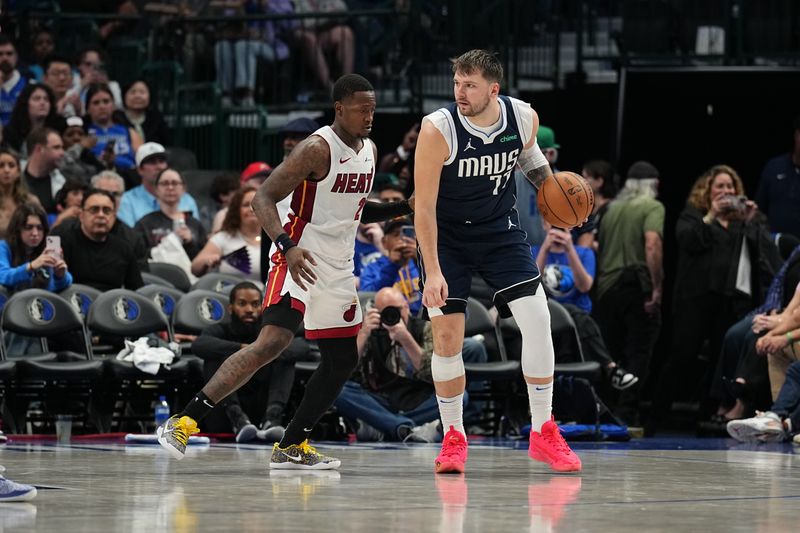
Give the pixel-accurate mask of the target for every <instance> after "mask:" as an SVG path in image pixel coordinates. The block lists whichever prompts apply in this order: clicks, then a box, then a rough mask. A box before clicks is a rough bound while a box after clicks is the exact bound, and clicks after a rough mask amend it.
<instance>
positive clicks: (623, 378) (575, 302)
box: [531, 219, 639, 390]
mask: <svg viewBox="0 0 800 533" xmlns="http://www.w3.org/2000/svg"><path fill="white" fill-rule="evenodd" d="M542 225H543V227H544V230H545V231H546V232H547V236H546V237H545V239H544V242H542V245H541V246H532V247H531V253H532V254H533V257H534V259H535V260H536V265H537V266H538V267H539V271H540V272H541V273H542V285H543V286H544V288H545V290H546V291H547V294H548V296H549V297H550V298H553V299H554V300H555V301H557V302H558V303H560V304H561V305H563V306H564V308H565V309H566V310H567V311H568V312H569V314H570V316H571V317H572V319H573V320H574V321H575V326H576V328H577V330H578V336H579V337H580V343H581V348H582V349H583V353H584V355H585V356H586V357H587V358H588V359H589V360H592V361H597V362H598V363H600V364H601V365H602V366H603V370H604V371H605V373H606V375H607V376H608V377H609V378H610V379H611V385H612V386H613V387H614V388H616V389H619V390H624V389H627V388H628V387H631V386H633V385H635V384H636V382H637V381H639V378H638V377H636V376H634V375H633V374H631V373H630V372H627V371H626V370H625V369H623V368H622V367H620V366H618V365H617V363H616V362H615V361H614V359H613V358H612V357H611V355H610V354H609V353H608V348H607V347H606V343H605V341H603V336H602V335H601V334H600V328H599V326H598V325H597V323H596V322H595V321H594V319H593V318H592V316H591V315H590V313H591V312H592V299H591V297H590V296H589V291H590V290H591V289H592V285H593V284H594V275H595V258H594V252H593V251H592V250H591V249H590V248H584V247H583V246H578V245H576V244H574V243H573V242H572V235H570V232H568V231H566V230H563V229H560V228H555V227H553V226H552V225H551V224H550V223H549V222H547V221H546V220H544V219H543V220H542Z"/></svg>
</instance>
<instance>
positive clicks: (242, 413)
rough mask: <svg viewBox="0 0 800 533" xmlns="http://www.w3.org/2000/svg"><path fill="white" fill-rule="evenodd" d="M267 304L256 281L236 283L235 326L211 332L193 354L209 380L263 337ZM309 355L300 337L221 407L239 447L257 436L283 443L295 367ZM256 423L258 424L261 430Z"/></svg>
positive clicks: (233, 296)
mask: <svg viewBox="0 0 800 533" xmlns="http://www.w3.org/2000/svg"><path fill="white" fill-rule="evenodd" d="M261 300H262V294H261V291H260V290H259V289H258V287H256V286H255V285H254V284H253V283H252V282H249V281H243V282H241V283H238V284H236V285H235V286H234V287H233V288H232V289H231V293H230V307H229V308H228V309H229V311H230V315H231V320H230V322H229V323H220V324H214V325H213V326H209V327H207V328H206V329H204V330H203V332H202V333H201V334H200V336H199V337H197V339H196V340H195V341H194V342H193V343H192V352H193V353H194V354H195V355H196V356H198V357H199V358H201V359H202V360H203V377H204V378H205V381H208V380H209V379H211V376H213V375H214V374H215V373H216V371H217V370H218V369H219V367H220V366H222V363H223V362H225V360H226V359H227V358H228V357H229V356H230V355H232V354H233V353H235V352H237V351H239V350H240V349H241V348H244V347H245V346H247V345H248V344H250V343H252V342H254V341H255V339H256V337H258V334H259V332H260V331H261V312H262V308H261ZM308 350H309V346H308V342H307V341H306V340H305V339H304V338H302V337H295V338H294V340H292V343H291V344H290V345H289V347H288V348H287V349H286V350H284V351H283V352H282V353H281V355H280V357H278V359H277V361H274V362H273V363H272V364H269V365H267V366H265V367H262V368H261V369H260V370H258V371H257V372H256V373H255V374H254V376H253V378H252V379H250V381H248V382H247V383H245V384H244V385H243V386H242V388H240V389H239V390H237V391H236V392H234V393H233V394H231V395H230V396H228V397H226V398H225V399H224V400H223V401H222V402H220V403H219V404H217V405H218V406H221V407H222V409H216V410H215V411H224V412H225V414H226V415H227V418H228V420H229V421H230V424H231V426H232V427H233V432H234V433H235V434H236V442H247V441H249V440H253V439H254V438H256V437H258V438H259V439H262V440H266V441H268V442H278V441H280V440H281V438H283V433H284V427H283V417H284V415H285V414H286V413H285V411H286V404H287V402H288V401H289V394H290V393H291V391H292V384H293V383H294V364H295V361H297V360H300V359H304V358H305V355H306V354H307V353H308ZM265 389H266V390H267V394H266V395H265V394H264V390H265ZM247 413H249V414H250V416H248V414H247ZM251 420H257V421H258V422H259V426H260V429H259V428H256V426H255V425H254V424H253V423H252V422H251Z"/></svg>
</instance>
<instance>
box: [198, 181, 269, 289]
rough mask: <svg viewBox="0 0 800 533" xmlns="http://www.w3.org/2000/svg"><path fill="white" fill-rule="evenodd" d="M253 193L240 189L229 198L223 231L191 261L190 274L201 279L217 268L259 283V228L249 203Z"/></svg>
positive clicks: (214, 236)
mask: <svg viewBox="0 0 800 533" xmlns="http://www.w3.org/2000/svg"><path fill="white" fill-rule="evenodd" d="M255 195H256V190H255V189H252V188H246V189H239V190H238V191H236V194H234V195H233V198H231V202H230V205H229V206H228V213H227V214H226V215H225V219H224V220H223V221H222V229H221V230H220V231H219V232H217V233H215V234H214V235H212V236H211V238H210V239H208V243H206V245H205V247H203V249H202V250H200V253H199V254H197V256H196V257H195V258H194V260H193V261H192V273H193V274H194V275H195V276H202V275H203V274H205V273H206V272H208V271H209V270H211V269H212V268H214V267H216V266H219V271H220V272H221V273H223V274H234V275H237V276H241V277H243V278H247V279H251V280H256V281H261V225H260V224H259V222H258V218H256V215H255V213H253V210H252V209H250V204H251V203H252V201H253V197H254V196H255Z"/></svg>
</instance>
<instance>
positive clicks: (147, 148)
mask: <svg viewBox="0 0 800 533" xmlns="http://www.w3.org/2000/svg"><path fill="white" fill-rule="evenodd" d="M158 154H162V155H164V157H166V155H167V151H166V150H165V149H164V147H163V146H162V145H160V144H158V143H144V144H143V145H141V146H140V147H139V149H138V150H136V166H137V167H140V166H142V163H143V162H144V160H145V159H147V158H148V157H150V156H154V155H158Z"/></svg>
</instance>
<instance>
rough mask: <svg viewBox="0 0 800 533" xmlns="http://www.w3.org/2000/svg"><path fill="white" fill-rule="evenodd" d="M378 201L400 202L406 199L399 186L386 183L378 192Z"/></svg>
mask: <svg viewBox="0 0 800 533" xmlns="http://www.w3.org/2000/svg"><path fill="white" fill-rule="evenodd" d="M378 199H379V200H380V201H381V202H384V203H389V202H402V201H403V200H405V199H406V195H405V194H404V193H403V189H402V188H401V187H400V185H394V184H393V183H386V184H385V185H383V186H382V187H381V188H380V190H379V191H378Z"/></svg>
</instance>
